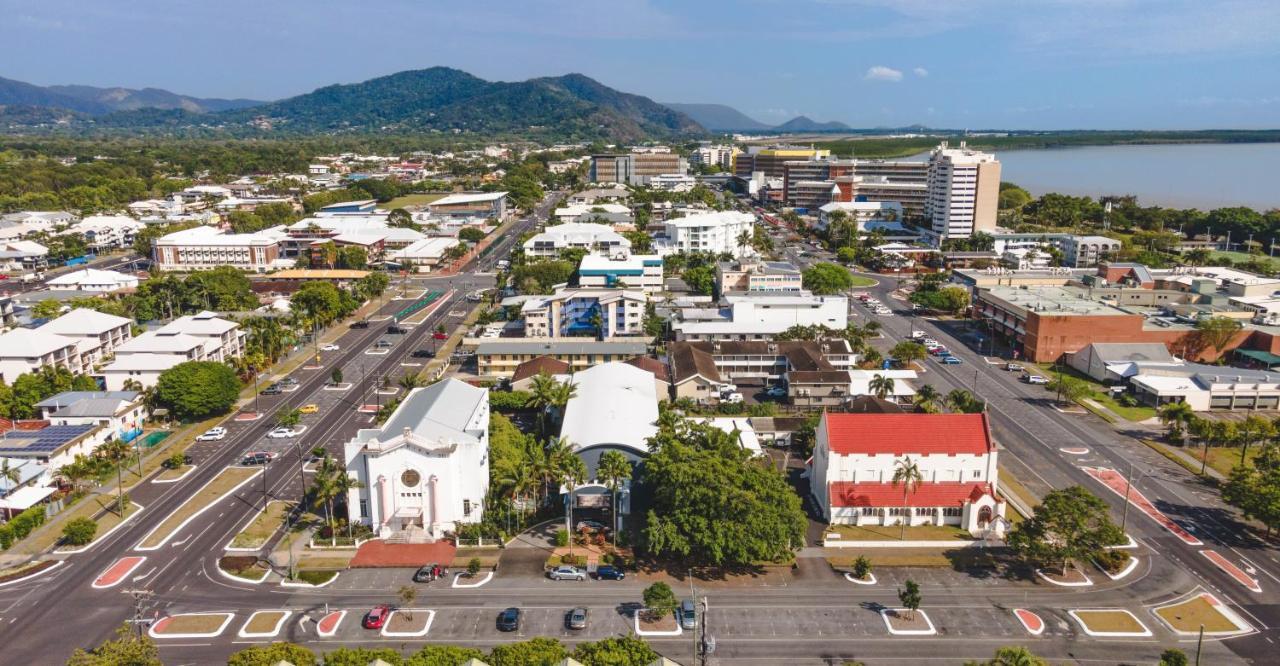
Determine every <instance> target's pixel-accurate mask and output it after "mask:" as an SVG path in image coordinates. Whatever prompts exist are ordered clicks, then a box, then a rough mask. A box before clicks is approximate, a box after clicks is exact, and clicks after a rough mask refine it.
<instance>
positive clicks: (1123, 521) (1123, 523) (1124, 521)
mask: <svg viewBox="0 0 1280 666" xmlns="http://www.w3.org/2000/svg"><path fill="white" fill-rule="evenodd" d="M1146 475H1147V473H1146V472H1143V473H1141V474H1139V475H1138V481H1142V477H1144V476H1146ZM1124 484H1125V485H1124V509H1123V511H1122V512H1121V514H1120V532H1121V533H1122V534H1124V535H1126V536H1128V534H1129V533H1128V532H1126V531H1125V528H1126V527H1127V526H1128V524H1129V493H1130V492H1132V490H1133V484H1134V480H1133V463H1129V475H1128V478H1126V479H1125V482H1124Z"/></svg>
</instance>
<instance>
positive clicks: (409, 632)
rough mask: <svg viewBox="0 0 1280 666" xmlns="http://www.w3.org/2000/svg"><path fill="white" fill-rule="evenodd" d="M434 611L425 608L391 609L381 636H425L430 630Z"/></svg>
mask: <svg viewBox="0 0 1280 666" xmlns="http://www.w3.org/2000/svg"><path fill="white" fill-rule="evenodd" d="M435 617H436V612H435V611H433V610H427V609H425V608H399V609H396V610H394V611H391V616H390V617H388V618H387V624H386V626H384V627H383V628H382V635H383V636H393V637H417V636H426V635H427V632H428V631H431V621H432V620H434V619H435Z"/></svg>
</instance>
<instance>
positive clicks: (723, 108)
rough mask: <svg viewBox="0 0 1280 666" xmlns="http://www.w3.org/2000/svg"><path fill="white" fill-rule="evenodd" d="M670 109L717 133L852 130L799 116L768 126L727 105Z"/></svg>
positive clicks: (670, 103) (833, 123)
mask: <svg viewBox="0 0 1280 666" xmlns="http://www.w3.org/2000/svg"><path fill="white" fill-rule="evenodd" d="M667 107H669V108H671V109H674V110H676V111H680V112H681V113H684V114H685V115H687V116H689V117H690V118H693V119H694V120H696V121H698V124H700V125H702V126H703V127H705V128H707V129H709V130H711V131H713V132H843V131H848V130H850V129H852V128H851V127H849V126H848V125H846V124H844V123H842V122H839V121H834V120H833V121H831V122H825V123H821V122H818V121H816V120H814V119H812V118H810V117H808V116H796V117H795V118H792V119H791V120H788V121H787V122H785V123H782V124H781V125H768V124H765V123H762V122H760V121H759V120H756V119H755V118H752V117H751V116H748V115H747V114H745V113H742V112H741V111H739V110H737V109H735V108H733V107H731V106H729V105H727V104H681V103H675V102H668V103H667Z"/></svg>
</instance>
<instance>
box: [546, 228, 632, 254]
mask: <svg viewBox="0 0 1280 666" xmlns="http://www.w3.org/2000/svg"><path fill="white" fill-rule="evenodd" d="M523 247H524V253H525V256H529V257H548V258H554V257H558V256H560V251H561V250H568V249H583V250H586V251H588V252H593V253H600V254H603V255H606V256H613V255H616V254H619V253H624V252H625V253H630V251H631V241H629V240H627V239H626V238H625V237H624V236H623V235H622V234H620V233H618V232H616V231H614V230H613V228H611V227H609V226H607V225H604V224H587V223H579V222H571V223H568V224H557V225H555V226H551V227H547V228H546V230H544V231H543V232H541V233H539V234H537V235H535V236H533V237H532V238H530V239H529V240H527V241H525V242H524V246H523Z"/></svg>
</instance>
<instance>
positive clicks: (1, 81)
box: [0, 78, 262, 116]
mask: <svg viewBox="0 0 1280 666" xmlns="http://www.w3.org/2000/svg"><path fill="white" fill-rule="evenodd" d="M258 104H262V102H260V101H257V100H252V99H220V98H216V97H215V98H201V97H191V96H188V95H179V94H178V93H173V92H169V91H168V90H162V89H160V88H143V89H142V90H134V89H132V88H98V87H95V86H78V85H69V86H37V85H35V84H31V83H26V82H23V81H15V80H13V79H6V78H0V105H4V106H29V107H45V108H52V109H65V110H67V111H75V112H77V113H84V114H88V115H92V116H100V115H106V114H108V113H113V112H116V111H132V110H135V109H143V108H153V109H182V110H184V111H189V112H191V113H212V112H217V111H226V110H229V109H239V108H244V107H246V106H256V105H258Z"/></svg>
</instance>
